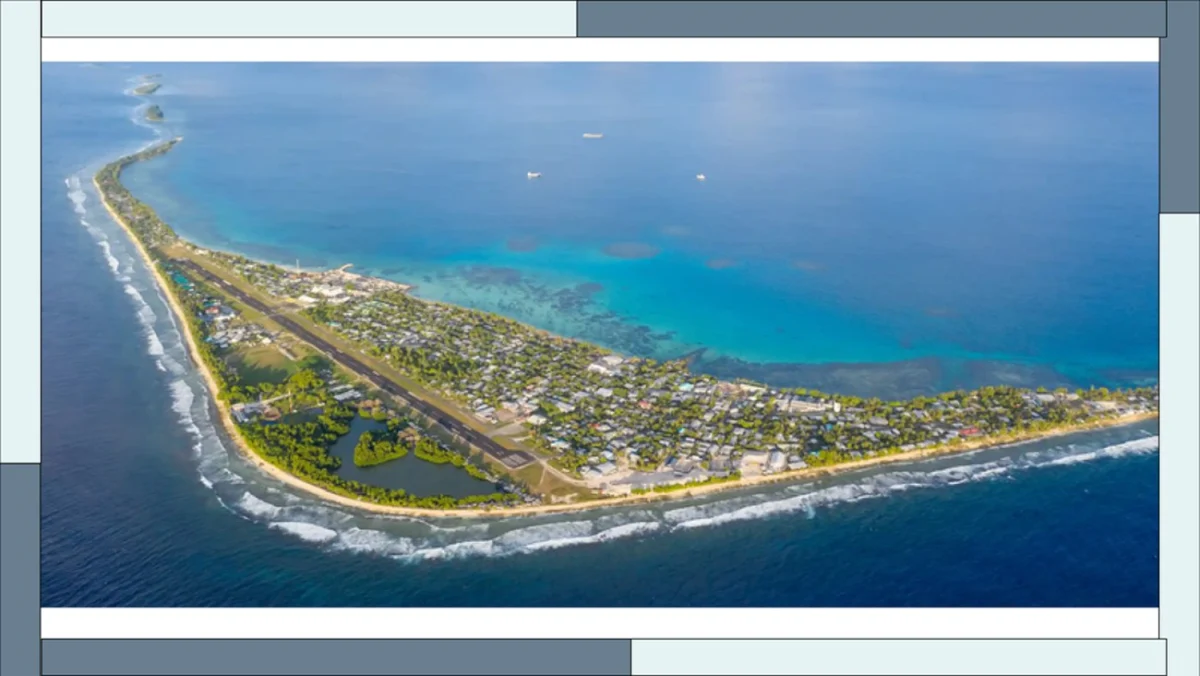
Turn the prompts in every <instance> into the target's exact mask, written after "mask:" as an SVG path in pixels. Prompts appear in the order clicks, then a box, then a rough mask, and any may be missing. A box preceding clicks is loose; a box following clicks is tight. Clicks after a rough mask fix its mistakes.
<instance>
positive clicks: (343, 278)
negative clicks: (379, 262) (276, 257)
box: [192, 246, 412, 307]
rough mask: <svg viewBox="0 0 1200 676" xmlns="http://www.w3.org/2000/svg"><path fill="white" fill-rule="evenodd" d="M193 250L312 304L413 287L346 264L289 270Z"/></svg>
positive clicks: (277, 292)
mask: <svg viewBox="0 0 1200 676" xmlns="http://www.w3.org/2000/svg"><path fill="white" fill-rule="evenodd" d="M192 252H193V253H196V254H198V255H205V256H211V257H213V258H215V259H217V260H220V261H221V262H222V263H223V264H224V265H226V266H228V267H229V268H231V269H233V270H234V271H236V272H237V273H238V274H240V275H242V277H244V278H245V279H246V280H247V281H249V282H250V283H251V284H253V285H255V286H257V287H259V288H261V289H263V290H264V291H266V292H267V293H270V294H271V295H272V296H275V297H277V298H291V299H293V300H295V301H296V302H297V303H299V304H301V305H303V306H305V307H312V306H314V305H317V304H319V303H323V302H324V303H335V304H337V303H347V302H350V301H351V300H354V299H362V298H367V297H370V296H371V295H373V294H376V293H379V292H381V291H407V290H408V289H410V288H412V287H410V286H409V285H407V284H400V283H397V282H392V281H389V280H386V279H380V278H378V277H367V276H364V275H359V274H355V273H353V272H350V271H349V270H348V268H349V267H350V266H349V265H344V266H342V267H340V268H338V269H336V270H327V271H322V272H315V271H307V270H300V269H299V268H298V267H297V269H294V270H293V269H288V268H285V267H281V266H278V265H267V264H264V263H259V262H257V261H252V260H250V259H248V258H244V257H242V256H238V255H235V254H227V253H223V252H218V251H211V250H208V249H201V248H200V247H196V246H192Z"/></svg>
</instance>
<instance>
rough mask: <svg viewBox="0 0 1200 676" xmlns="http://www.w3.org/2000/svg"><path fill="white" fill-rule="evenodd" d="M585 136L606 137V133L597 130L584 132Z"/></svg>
mask: <svg viewBox="0 0 1200 676" xmlns="http://www.w3.org/2000/svg"><path fill="white" fill-rule="evenodd" d="M583 137H584V138H604V134H599V133H596V132H591V131H589V132H584V133H583Z"/></svg>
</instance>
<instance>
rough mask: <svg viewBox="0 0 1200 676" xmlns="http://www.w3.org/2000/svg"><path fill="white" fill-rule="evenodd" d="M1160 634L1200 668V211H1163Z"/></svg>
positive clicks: (1185, 669)
mask: <svg viewBox="0 0 1200 676" xmlns="http://www.w3.org/2000/svg"><path fill="white" fill-rule="evenodd" d="M1159 313H1160V317H1159V322H1160V333H1159V352H1160V355H1159V358H1160V360H1161V361H1160V363H1161V364H1162V366H1161V368H1160V374H1159V381H1160V382H1159V388H1160V389H1159V396H1160V398H1161V404H1160V407H1159V412H1160V414H1161V422H1160V424H1159V432H1158V435H1159V448H1160V450H1159V462H1160V465H1159V467H1160V469H1159V472H1160V474H1159V477H1160V484H1161V488H1160V492H1159V501H1160V502H1159V505H1160V508H1159V514H1160V515H1161V516H1160V521H1159V536H1158V537H1159V543H1160V544H1159V549H1160V552H1161V556H1160V558H1159V562H1160V563H1159V565H1160V573H1159V585H1160V586H1159V605H1160V606H1161V612H1160V613H1159V635H1160V636H1162V637H1163V638H1165V639H1168V640H1169V641H1170V642H1171V650H1170V653H1169V654H1170V660H1171V664H1170V667H1171V673H1172V674H1200V648H1198V646H1197V644H1198V643H1200V638H1197V637H1200V580H1198V579H1197V576H1196V571H1197V570H1200V542H1198V541H1200V490H1198V489H1200V487H1198V486H1197V484H1198V483H1200V215H1197V214H1163V215H1162V216H1160V217H1159Z"/></svg>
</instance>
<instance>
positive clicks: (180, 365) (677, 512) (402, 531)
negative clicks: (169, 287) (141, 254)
mask: <svg viewBox="0 0 1200 676" xmlns="http://www.w3.org/2000/svg"><path fill="white" fill-rule="evenodd" d="M134 121H135V122H137V123H139V125H141V126H149V125H146V124H145V123H143V122H142V121H141V120H140V119H137V113H136V112H135V114H134ZM152 128H154V129H155V132H156V133H161V130H159V129H158V128H155V127H152ZM151 143H153V142H151ZM149 145H150V144H147V147H148V146H149ZM67 188H68V197H69V198H70V200H71V202H72V203H73V205H74V207H75V210H76V212H77V213H78V214H79V215H80V222H81V224H82V225H83V226H84V227H86V228H87V229H88V231H89V232H90V233H92V234H93V236H94V237H95V238H96V240H97V242H98V245H99V246H100V248H101V249H102V251H103V253H104V256H105V260H106V261H107V264H108V267H109V269H110V271H111V272H112V273H113V274H114V276H115V277H116V278H117V279H118V280H119V281H120V282H121V283H122V285H123V288H124V290H125V293H126V294H127V295H128V296H129V297H130V299H131V300H132V301H133V304H134V306H135V307H136V312H137V318H138V320H139V322H140V323H141V324H142V326H143V328H144V331H145V335H146V340H147V342H148V345H149V350H148V351H149V353H150V354H151V355H153V356H154V358H155V364H156V367H157V368H158V369H159V370H160V371H163V372H165V373H169V374H170V375H171V376H172V379H171V380H170V383H169V389H170V396H171V407H172V409H173V410H174V412H175V413H176V414H177V416H178V420H179V423H180V425H181V426H182V427H183V429H184V430H186V431H187V433H188V434H189V436H190V437H191V438H192V442H193V443H192V451H193V455H194V457H195V458H196V463H197V464H196V467H197V474H198V480H199V481H200V482H201V483H202V484H203V485H204V486H205V487H207V488H208V489H210V490H211V492H212V494H213V495H214V496H215V497H216V499H217V500H218V501H219V502H220V504H221V505H222V506H223V507H224V508H225V509H227V510H229V511H230V512H232V513H233V514H236V515H238V516H240V517H242V518H244V519H247V520H249V521H252V522H255V523H260V524H263V525H265V526H266V527H268V528H271V529H273V530H276V531H279V532H281V533H284V534H286V535H288V536H291V537H294V538H297V539H299V540H301V541H303V542H306V543H310V544H312V545H314V546H318V547H321V548H322V549H324V550H327V551H330V552H343V553H353V554H363V555H370V556H377V557H385V558H390V559H394V560H396V561H399V562H405V563H414V562H420V561H428V560H447V559H461V558H470V557H479V556H484V557H499V556H512V555H517V554H532V553H536V552H545V551H550V550H557V549H562V548H569V547H580V546H604V544H605V543H609V542H613V541H617V540H623V539H630V538H647V537H669V536H670V535H669V534H670V533H673V532H680V531H687V530H691V529H695V528H701V527H709V526H716V525H719V524H725V523H732V522H738V521H745V520H750V519H762V518H768V517H776V518H783V517H784V516H786V515H789V514H795V515H803V518H807V519H813V518H817V517H818V514H819V512H820V510H822V509H829V508H831V507H833V506H835V505H838V504H845V503H854V502H859V501H862V500H873V499H882V498H886V497H888V496H894V495H898V494H902V493H904V492H906V491H912V490H922V489H936V488H948V487H953V486H958V485H963V484H969V483H973V482H984V481H1000V480H1006V479H1009V478H1011V476H1012V475H1013V474H1015V473H1017V472H1021V471H1029V470H1033V469H1036V468H1043V467H1055V466H1064V465H1073V464H1078V463H1086V462H1093V461H1097V460H1101V459H1104V458H1114V457H1120V456H1124V455H1135V454H1150V453H1154V452H1157V450H1158V437H1157V436H1143V437H1142V438H1135V439H1125V440H1121V441H1120V442H1119V443H1108V445H1104V444H1105V443H1106V442H1104V441H1102V439H1113V438H1114V433H1109V434H1107V435H1100V436H1092V437H1089V438H1091V439H1092V441H1091V443H1066V442H1065V441H1064V442H1063V443H1061V444H1059V445H1057V446H1049V447H1047V446H1048V445H1049V444H1052V443H1053V442H1050V441H1046V442H1042V443H1040V444H1039V445H1038V448H1039V449H1041V450H1025V451H1022V449H1023V448H1024V449H1028V448H1029V446H1028V445H1026V446H1023V447H1011V448H1007V449H1003V450H999V449H997V453H1002V454H1004V456H1003V457H997V458H995V459H991V460H986V461H985V460H984V458H988V457H993V456H995V455H996V454H997V453H992V454H991V455H988V454H986V453H981V452H972V453H970V454H963V455H961V456H956V457H944V458H941V459H938V460H937V461H932V460H931V461H923V462H918V463H912V464H909V465H906V466H902V467H898V468H897V469H895V470H894V471H885V470H884V468H875V469H874V470H872V471H874V472H875V473H874V474H868V473H865V472H864V473H851V474H846V475H843V476H842V477H835V478H833V479H829V480H824V481H823V482H810V483H803V484H792V485H774V486H769V487H762V488H761V489H759V490H760V492H759V493H757V494H745V493H741V492H739V493H737V494H733V495H730V494H715V495H712V496H708V497H707V498H705V500H707V501H706V502H702V501H698V500H692V501H688V502H683V503H670V504H663V505H654V506H646V505H639V506H636V507H629V508H612V509H607V510H601V511H597V512H594V513H576V514H570V515H559V516H557V517H554V516H539V517H527V518H511V519H497V520H484V519H474V520H470V519H457V520H451V519H416V518H407V517H398V516H384V515H377V514H371V513H366V512H359V511H357V510H348V509H342V508H335V507H333V506H331V505H328V504H326V503H323V502H321V501H319V500H316V499H313V498H311V497H308V496H307V495H305V494H303V493H298V492H293V491H291V490H290V489H289V488H288V487H287V486H286V485H284V484H281V483H279V482H277V481H275V480H274V479H272V478H270V477H268V476H266V475H264V474H262V473H261V472H259V471H258V470H257V469H256V468H255V467H254V466H253V465H252V464H250V463H249V462H247V461H246V460H245V459H243V458H241V457H239V456H238V455H237V454H236V453H232V452H231V451H230V450H229V449H228V448H227V447H226V443H225V441H224V439H223V437H222V434H221V433H220V432H219V431H218V425H217V424H216V422H215V420H214V418H213V409H212V402H211V400H210V398H209V395H208V392H207V390H206V389H205V387H204V384H203V383H202V382H201V381H200V379H199V378H198V374H196V373H195V371H194V370H193V369H192V368H190V360H189V359H188V356H187V352H186V347H185V346H184V342H183V336H182V334H181V330H182V329H181V327H180V326H179V325H178V324H177V322H176V320H175V317H174V316H173V313H171V312H170V311H169V310H166V311H161V312H160V313H155V311H154V310H153V309H152V308H151V306H150V304H149V303H148V302H147V298H146V297H145V296H143V291H144V290H145V289H149V288H152V289H154V291H155V293H156V294H157V297H158V301H159V302H160V307H162V308H166V307H168V304H167V301H166V298H165V297H164V296H163V292H162V290H161V289H159V288H158V287H157V285H156V284H154V282H153V281H152V280H149V276H148V275H144V277H145V279H147V280H149V281H148V283H143V284H142V289H143V291H139V288H138V287H137V286H135V285H134V283H133V281H132V279H131V277H132V276H134V275H135V274H140V273H139V272H138V271H141V270H142V268H141V266H140V265H134V262H133V259H132V258H131V257H127V258H126V259H125V261H126V262H125V265H124V266H122V265H120V264H119V261H121V260H122V259H121V256H122V255H124V254H127V249H123V248H122V242H124V239H123V238H122V237H120V236H116V237H113V238H112V239H111V241H110V238H109V237H108V236H107V235H106V234H105V233H104V232H103V231H102V230H101V229H100V228H97V227H96V226H94V225H92V224H91V223H89V222H88V221H87V220H86V219H85V218H84V216H85V215H86V212H87V208H86V202H87V194H86V193H85V191H84V190H83V188H82V186H81V184H80V181H79V178H78V177H76V176H72V177H70V178H68V179H67ZM142 272H143V273H144V271H142ZM150 300H151V301H153V300H154V298H153V297H150ZM160 315H161V316H160ZM1130 433H1131V432H1119V433H1115V435H1116V436H1119V435H1122V434H1123V435H1128V434H1130ZM1132 433H1133V434H1149V433H1147V432H1144V431H1142V432H1139V431H1137V430H1132Z"/></svg>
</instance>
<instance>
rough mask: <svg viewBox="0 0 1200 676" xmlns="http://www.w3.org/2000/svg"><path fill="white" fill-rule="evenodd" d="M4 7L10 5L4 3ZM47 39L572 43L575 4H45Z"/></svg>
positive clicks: (310, 0) (496, 1) (343, 0)
mask: <svg viewBox="0 0 1200 676" xmlns="http://www.w3.org/2000/svg"><path fill="white" fill-rule="evenodd" d="M5 4H8V3H5ZM42 7H43V9H42V12H43V15H42V16H43V18H42V34H43V36H45V37H48V38H49V37H551V36H553V37H574V36H575V3H574V2H561V1H555V2H530V1H524V2H515V1H500V0H489V1H487V2H479V1H476V2H468V1H453V2H449V1H441V2H351V1H348V0H337V1H334V2H320V1H316V0H308V1H299V2H261V1H247V0H240V1H237V2H232V1H223V2H222V1H215V2H191V1H189V2H180V1H173V2H162V1H159V2H129V1H122V2H97V1H95V0H88V1H87V2H80V1H70V2H68V1H59V2H54V1H49V2H43V3H42Z"/></svg>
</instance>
